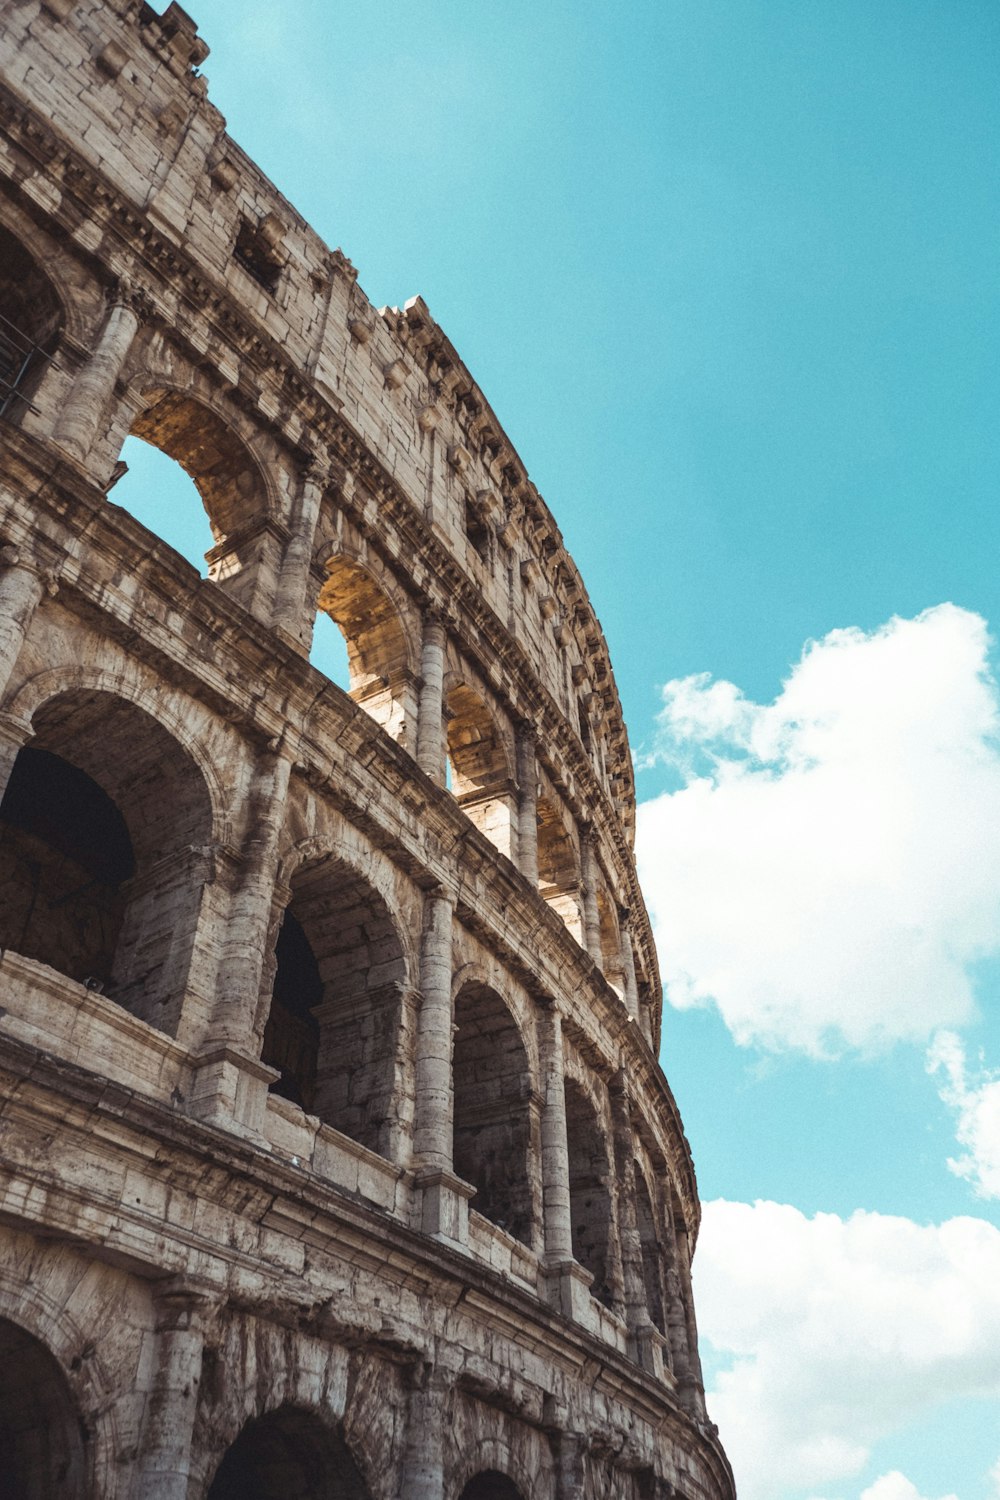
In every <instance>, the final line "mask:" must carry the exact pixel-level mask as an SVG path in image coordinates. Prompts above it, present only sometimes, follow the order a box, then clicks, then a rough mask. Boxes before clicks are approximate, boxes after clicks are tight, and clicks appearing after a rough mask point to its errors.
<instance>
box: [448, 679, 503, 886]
mask: <svg viewBox="0 0 1000 1500" xmlns="http://www.w3.org/2000/svg"><path fill="white" fill-rule="evenodd" d="M445 719H446V723H447V738H448V761H449V764H450V766H451V780H450V787H451V791H452V792H453V794H454V796H455V798H456V800H457V801H458V803H459V804H460V806H461V807H462V808H463V809H464V811H465V812H466V813H467V814H468V816H469V817H470V818H471V819H472V821H473V823H475V825H476V827H477V828H478V829H480V830H481V832H483V833H484V834H485V835H486V837H487V838H488V839H489V841H490V843H491V844H495V845H496V847H497V848H498V849H499V850H500V851H501V853H503V854H506V855H507V857H508V858H512V857H513V853H514V850H513V830H514V824H515V815H516V800H515V793H514V783H513V781H512V779H511V771H510V762H509V761H508V759H507V751H506V749H505V748H504V744H503V741H502V739H501V737H500V733H499V730H498V728H497V725H496V722H495V720H494V718H493V716H492V714H491V713H490V711H489V709H488V708H487V706H486V704H485V703H484V701H483V699H482V698H481V697H480V696H479V694H478V693H477V692H475V691H474V689H472V688H470V687H468V686H467V685H466V684H465V683H460V684H459V685H458V686H457V687H453V688H452V690H451V692H450V693H449V694H448V699H447V703H446V707H445Z"/></svg>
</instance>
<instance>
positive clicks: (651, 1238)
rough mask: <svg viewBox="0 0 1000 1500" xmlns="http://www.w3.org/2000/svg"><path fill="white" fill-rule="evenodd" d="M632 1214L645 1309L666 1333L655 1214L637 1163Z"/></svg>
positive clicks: (657, 1325) (661, 1271) (661, 1258)
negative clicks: (634, 1215) (644, 1295)
mask: <svg viewBox="0 0 1000 1500" xmlns="http://www.w3.org/2000/svg"><path fill="white" fill-rule="evenodd" d="M635 1213H636V1227H637V1228H638V1231H639V1245H640V1248H641V1250H642V1279H643V1284H644V1285H645V1288H646V1310H647V1312H648V1313H649V1316H650V1318H651V1320H652V1321H653V1323H655V1324H656V1327H657V1328H658V1329H659V1330H660V1332H661V1333H666V1331H667V1330H666V1323H665V1321H664V1317H663V1257H662V1255H661V1253H660V1238H659V1235H658V1234H657V1232H656V1215H655V1214H654V1212H653V1200H652V1198H651V1197H650V1193H649V1188H648V1186H647V1184H646V1179H645V1177H644V1176H643V1174H642V1170H641V1168H640V1166H639V1163H638V1162H636V1164H635Z"/></svg>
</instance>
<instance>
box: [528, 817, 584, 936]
mask: <svg viewBox="0 0 1000 1500" xmlns="http://www.w3.org/2000/svg"><path fill="white" fill-rule="evenodd" d="M537 820H538V889H539V891H540V893H541V895H542V896H543V898H544V899H545V901H546V902H547V903H548V904H549V906H551V907H552V910H553V911H555V912H557V913H558V914H559V916H560V917H561V918H562V920H563V921H564V922H565V924H566V926H567V927H568V928H569V930H570V932H571V933H572V934H573V936H574V937H575V938H576V940H577V942H582V941H583V920H582V917H581V913H580V860H579V855H578V853H577V850H576V847H575V845H574V843H573V840H572V839H571V838H570V835H569V833H568V832H567V830H566V825H565V823H564V822H563V820H562V817H561V816H560V813H559V809H558V807H557V805H556V803H555V802H554V801H553V800H552V799H551V798H549V797H545V796H542V797H539V799H538V806H537Z"/></svg>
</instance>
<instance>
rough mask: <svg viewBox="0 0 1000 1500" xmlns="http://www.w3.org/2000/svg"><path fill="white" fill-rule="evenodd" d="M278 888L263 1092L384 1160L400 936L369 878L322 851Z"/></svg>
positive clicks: (402, 951) (403, 970) (390, 1118)
mask: <svg viewBox="0 0 1000 1500" xmlns="http://www.w3.org/2000/svg"><path fill="white" fill-rule="evenodd" d="M289 863H290V862H289ZM286 889H287V891H288V893H289V896H288V900H287V903H286V905H285V908H284V911H283V913H282V915H281V919H280V925H279V926H278V929H277V933H276V937H275V942H274V949H273V960H272V967H271V973H272V975H273V978H272V982H271V993H270V1001H269V1005H268V1010H267V1017H266V1021H265V1024H264V1034H263V1041H262V1048H261V1061H262V1062H264V1063H266V1064H267V1065H268V1066H269V1067H273V1068H276V1069H277V1070H278V1072H279V1077H278V1078H277V1079H276V1080H275V1082H274V1083H272V1085H271V1092H272V1093H275V1094H278V1095H280V1096H281V1097H283V1098H286V1099H289V1100H290V1101H291V1102H292V1103H294V1104H298V1105H299V1106H300V1107H301V1108H303V1109H305V1110H306V1111H308V1112H309V1113H310V1114H314V1115H316V1116H317V1117H318V1118H319V1119H320V1120H321V1121H323V1122H324V1123H325V1124H327V1125H330V1126H332V1127H333V1128H334V1129H335V1130H339V1131H341V1132H342V1133H343V1134H344V1135H348V1136H350V1137H351V1139H352V1140H355V1141H358V1142H359V1143H360V1144H361V1145H363V1146H366V1147H367V1148H368V1149H369V1150H371V1151H376V1152H378V1153H379V1155H381V1156H385V1157H392V1156H393V1155H394V1130H395V1123H394V1122H395V1111H394V1107H393V1106H394V1096H395V1091H396V1067H397V1057H398V1042H399V1029H400V1026H401V1025H402V1024H403V999H404V995H405V992H406V989H407V983H408V974H409V964H408V957H407V945H406V942H405V939H404V937H403V934H402V930H401V928H400V925H399V923H398V921H397V919H396V917H395V915H394V913H393V911H392V909H391V908H390V906H389V904H388V903H387V902H386V900H385V898H384V897H383V896H382V895H381V893H380V892H379V890H378V889H377V888H376V887H375V886H374V885H373V884H372V883H371V881H369V880H368V879H367V878H366V876H365V875H364V874H363V873H361V871H360V870H358V869H357V868H356V867H355V866H354V865H352V864H350V863H348V862H347V861H346V860H344V859H338V858H337V857H335V856H334V855H332V854H330V853H326V854H323V853H318V854H316V855H315V856H314V857H313V858H311V859H309V858H306V859H299V860H298V861H296V862H295V864H294V869H293V870H292V872H291V873H290V875H289V876H288V883H287V886H286Z"/></svg>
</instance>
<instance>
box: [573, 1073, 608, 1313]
mask: <svg viewBox="0 0 1000 1500" xmlns="http://www.w3.org/2000/svg"><path fill="white" fill-rule="evenodd" d="M566 1137H567V1141H568V1144H569V1202H570V1222H571V1230H572V1237H573V1256H574V1258H575V1259H576V1260H578V1261H579V1262H580V1264H581V1266H583V1268H584V1269H585V1270H587V1271H589V1272H590V1274H591V1275H592V1276H593V1278H594V1280H593V1285H592V1287H591V1291H592V1293H593V1295H594V1296H595V1297H596V1298H597V1300H598V1301H599V1302H603V1303H604V1304H605V1306H606V1307H610V1306H611V1303H612V1287H611V1277H610V1267H609V1263H608V1249H609V1243H610V1240H609V1235H610V1228H611V1195H610V1193H609V1191H608V1182H609V1178H610V1171H611V1169H610V1166H609V1163H608V1153H607V1148H606V1146H605V1142H604V1132H603V1131H602V1130H601V1126H600V1121H599V1120H598V1118H597V1113H596V1111H595V1109H594V1106H593V1104H592V1103H591V1101H590V1099H589V1098H588V1097H587V1094H586V1092H585V1090H584V1089H582V1088H581V1087H580V1085H579V1084H578V1083H576V1082H575V1081H574V1080H573V1079H572V1078H567V1079H566Z"/></svg>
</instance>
